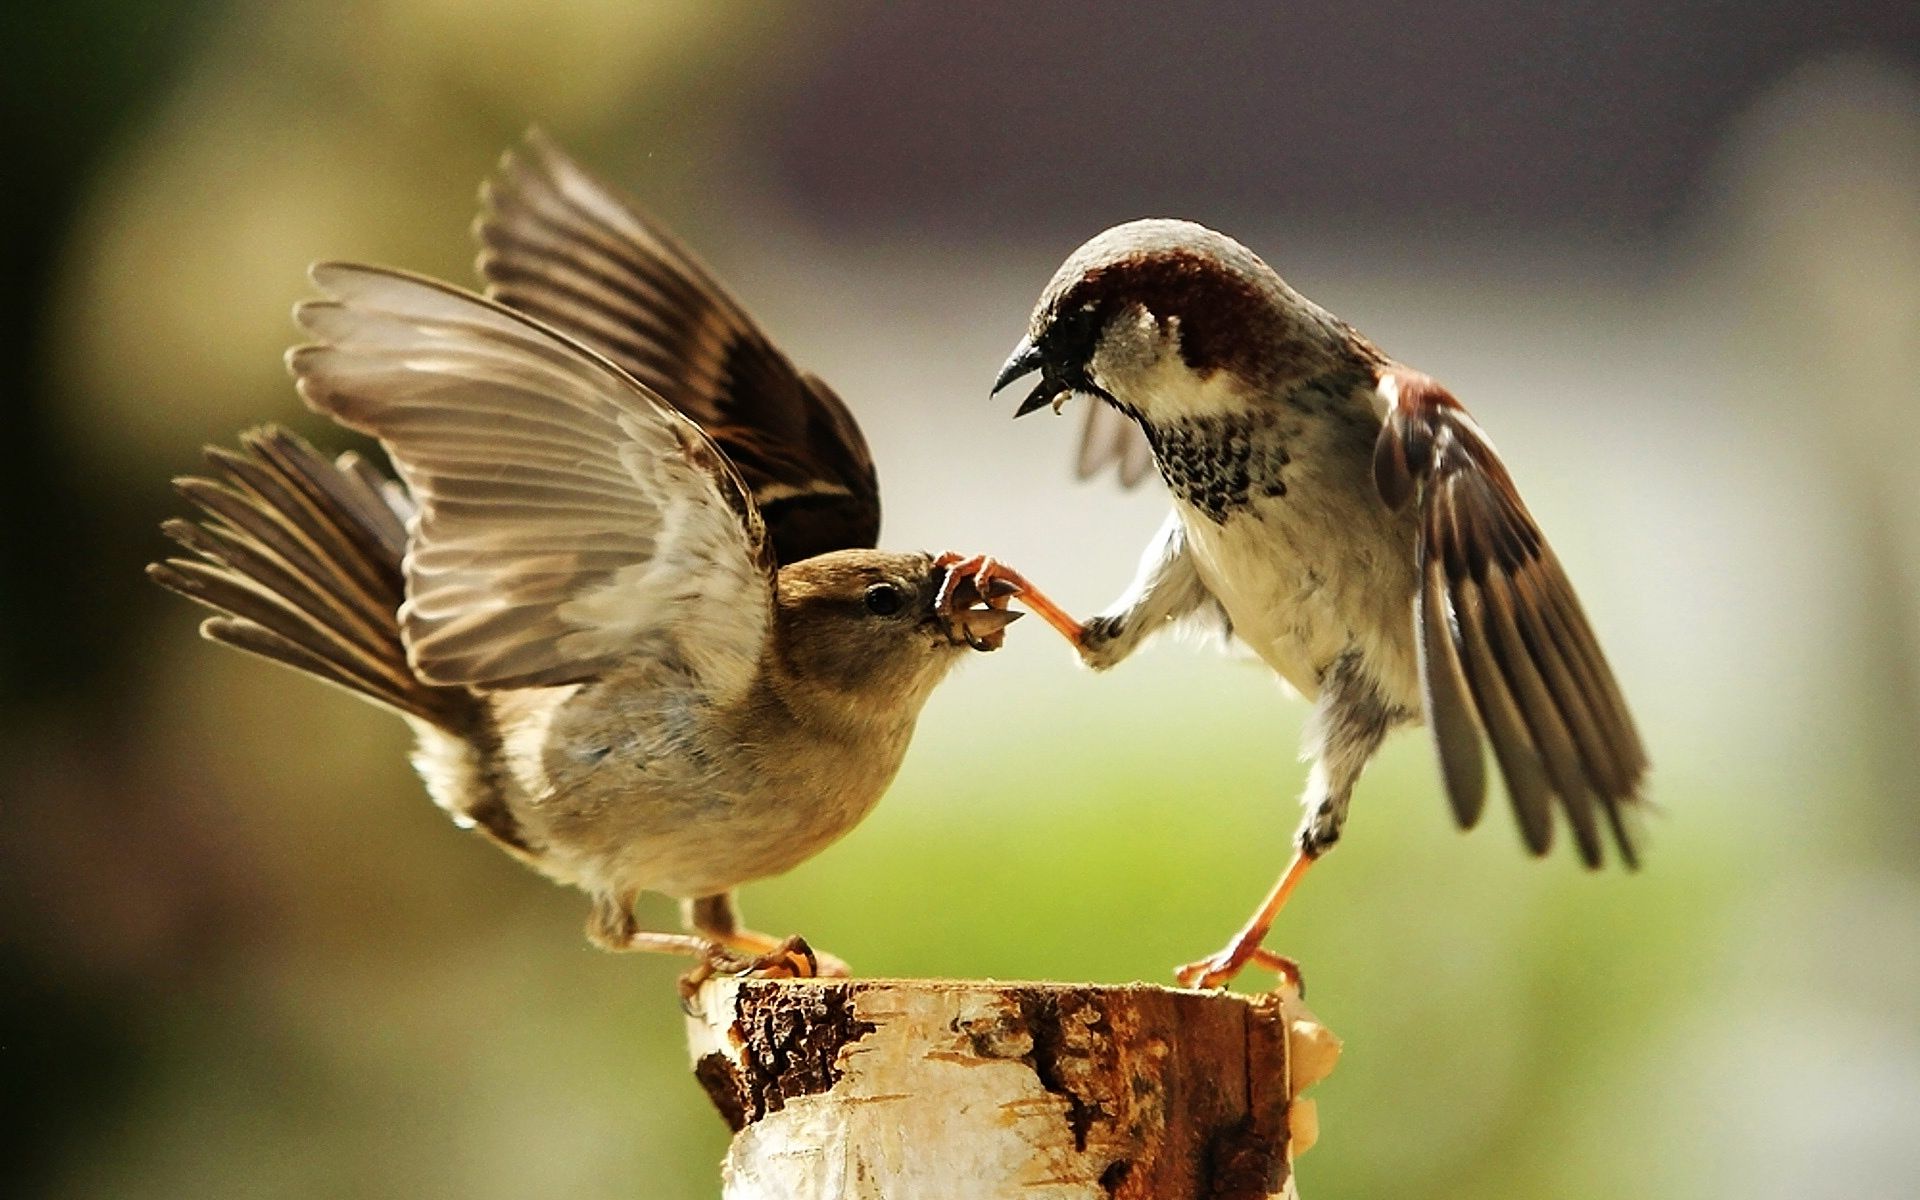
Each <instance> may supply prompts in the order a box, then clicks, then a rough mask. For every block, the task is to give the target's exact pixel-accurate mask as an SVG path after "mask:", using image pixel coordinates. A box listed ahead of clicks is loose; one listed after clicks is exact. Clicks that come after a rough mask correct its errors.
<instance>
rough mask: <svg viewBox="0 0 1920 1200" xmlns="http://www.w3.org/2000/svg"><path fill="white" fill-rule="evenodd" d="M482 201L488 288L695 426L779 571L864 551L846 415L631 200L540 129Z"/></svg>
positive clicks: (867, 509)
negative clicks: (762, 524)
mask: <svg viewBox="0 0 1920 1200" xmlns="http://www.w3.org/2000/svg"><path fill="white" fill-rule="evenodd" d="M481 205H482V211H481V214H480V218H479V221H478V222H477V223H476V225H475V236H476V237H477V238H478V239H479V241H480V245H481V254H480V264H479V267H480V274H481V276H482V277H483V278H485V279H486V281H487V294H488V295H490V296H492V297H493V298H494V299H497V300H499V301H500V302H501V303H503V304H506V305H507V306H509V307H511V308H514V309H517V310H518V311H520V312H524V313H527V314H529V315H531V316H534V317H537V318H539V319H540V320H541V321H544V322H546V323H547V324H548V325H551V326H553V327H554V328H555V329H558V330H560V331H562V332H564V333H566V334H567V335H568V336H570V337H574V338H577V339H579V340H580V341H582V342H584V343H585V344H587V345H589V346H591V347H593V348H594V349H596V350H598V351H600V352H601V353H602V354H605V355H606V356H607V357H608V358H610V359H612V360H613V361H614V362H616V363H618V364H619V365H620V366H621V367H624V368H625V369H626V371H627V372H628V373H629V374H630V375H632V376H633V377H634V378H635V379H638V380H639V381H640V382H641V383H644V384H646V385H647V386H648V387H650V388H652V389H653V390H654V391H655V392H657V393H659V394H660V396H661V397H662V398H664V399H665V400H666V401H667V403H669V404H671V405H673V406H674V407H675V408H677V409H679V410H680V411H681V412H682V413H685V414H686V415H687V416H689V417H691V418H693V420H694V421H695V422H697V423H698V424H699V425H700V426H701V427H702V428H703V429H705V430H706V431H707V433H708V434H710V435H711V436H712V437H713V440H714V441H716V442H718V443H719V444H720V447H721V448H722V449H723V450H725V451H726V453H727V457H728V458H730V459H732V460H733V463H734V465H735V466H737V467H738V468H739V470H740V474H741V477H742V478H744V479H745V480H746V483H747V486H748V488H749V489H750V490H751V491H752V494H753V498H754V502H755V503H756V504H757V505H758V506H759V508H760V511H761V513H762V515H763V516H764V517H765V519H766V522H767V528H768V530H769V531H770V532H771V534H772V537H773V543H774V547H775V550H776V552H777V554H778V556H779V561H780V562H781V563H783V564H785V563H790V562H797V561H799V560H800V559H803V558H810V557H812V556H813V555H816V554H823V553H825V552H827V551H829V550H845V549H853V548H864V547H870V546H872V545H874V544H875V542H876V541H877V540H878V538H879V536H880V485H879V481H878V479H877V478H876V477H875V475H874V469H873V457H872V455H871V454H870V453H869V452H868V450H867V443H866V439H865V438H863V437H862V436H861V435H860V427H859V425H857V424H856V423H855V422H854V419H853V414H852V413H850V412H848V411H847V407H846V405H845V404H842V403H841V401H840V398H839V397H838V396H835V395H834V394H833V391H832V390H831V389H829V388H828V387H827V385H826V384H824V383H822V382H821V381H820V380H818V379H816V378H815V377H813V376H812V375H808V374H803V373H801V372H800V371H798V370H796V369H795V368H794V366H793V364H792V363H791V362H789V361H788V360H787V357H786V356H785V355H784V354H782V353H780V351H779V350H777V349H775V348H774V346H773V343H772V342H770V341H768V340H767V337H766V335H765V334H764V333H762V332H761V331H760V328H759V326H757V325H756V324H754V322H753V319H752V318H751V317H749V316H748V315H747V314H746V311H745V310H744V309H742V308H741V307H740V305H739V304H738V303H736V302H735V301H734V299H733V297H731V296H729V295H728V294H727V292H726V289H724V288H722V287H721V286H720V284H719V283H718V282H717V281H715V279H714V278H713V276H712V275H711V274H710V273H709V272H708V271H707V269H706V267H704V266H703V265H701V263H700V261H699V260H698V259H697V258H695V257H694V255H693V253H692V252H691V251H689V250H687V249H686V248H685V247H684V246H682V245H681V244H680V243H679V242H678V241H677V240H676V239H675V238H674V237H673V236H672V235H671V234H669V233H668V232H667V231H666V230H664V229H662V228H661V227H660V226H659V225H657V224H655V223H654V222H653V221H652V220H650V219H649V218H648V217H646V216H645V215H644V214H643V213H642V212H641V211H640V209H639V206H638V205H636V204H635V203H634V202H633V201H631V200H630V199H628V198H627V197H625V196H623V195H622V194H621V193H620V192H619V191H617V190H616V189H614V188H612V187H610V186H608V185H606V184H604V183H602V182H601V181H600V180H598V179H596V178H594V177H593V176H592V175H590V174H588V173H587V172H586V171H585V170H584V169H582V168H581V167H580V166H578V165H577V164H576V163H574V162H573V161H572V160H571V159H569V158H568V157H567V156H566V155H565V154H563V153H562V152H561V151H560V149H559V148H558V147H557V146H555V145H554V144H553V143H552V142H551V141H549V140H548V139H547V138H546V137H545V136H544V135H542V134H541V133H540V132H539V131H537V130H536V131H533V132H531V133H529V134H528V135H527V137H526V141H525V142H524V143H523V144H522V145H521V146H520V147H519V148H518V149H516V150H511V151H508V152H507V154H506V155H505V156H504V157H503V158H502V159H501V163H500V168H499V170H498V171H497V172H496V173H495V174H494V177H493V178H492V179H491V180H490V181H488V183H487V184H486V186H485V187H484V188H483V189H482V191H481Z"/></svg>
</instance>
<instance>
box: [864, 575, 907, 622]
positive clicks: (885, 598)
mask: <svg viewBox="0 0 1920 1200" xmlns="http://www.w3.org/2000/svg"><path fill="white" fill-rule="evenodd" d="M867 611H868V612H870V613H872V614H873V615H874V616H876V617H890V616H892V615H893V614H895V613H897V612H899V611H900V589H899V588H897V587H895V586H893V585H892V584H890V583H876V584H874V585H873V586H872V587H870V588H868V589H867Z"/></svg>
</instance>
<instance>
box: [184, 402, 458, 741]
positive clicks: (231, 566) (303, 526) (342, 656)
mask: <svg viewBox="0 0 1920 1200" xmlns="http://www.w3.org/2000/svg"><path fill="white" fill-rule="evenodd" d="M240 441H241V447H242V450H241V452H239V453H236V452H234V451H229V450H220V449H210V450H209V451H208V453H207V461H208V464H209V466H210V467H211V468H212V473H213V475H214V478H211V479H203V478H188V479H182V480H180V481H179V482H178V484H177V486H178V488H179V490H180V493H181V495H183V496H185V497H186V498H187V500H189V501H190V502H191V503H193V505H194V506H195V507H197V508H198V509H200V511H201V513H202V514H203V519H202V520H201V522H200V523H199V524H195V523H193V522H191V521H185V520H174V521H169V522H167V523H166V524H165V525H163V526H162V529H163V530H164V531H165V532H166V534H167V536H169V537H171V538H172V539H173V540H174V541H176V542H178V543H179V544H180V545H181V546H182V547H184V548H185V549H187V550H189V551H191V552H192V553H194V554H196V555H198V556H199V557H198V558H197V559H194V558H172V559H168V560H166V561H165V562H159V563H154V564H152V565H151V566H150V567H148V568H147V573H148V575H149V576H150V577H151V578H152V579H153V580H154V582H156V583H158V584H160V585H161V586H162V587H165V588H168V589H171V590H172V591H175V592H178V593H180V594H181V595H183V596H186V597H188V598H189V599H192V600H196V601H198V602H199V603H201V604H204V605H206V606H207V607H209V608H212V609H214V610H215V611H217V612H219V613H222V614H224V615H223V616H219V617H214V618H211V619H209V620H208V621H207V622H206V623H205V624H203V625H202V626H201V627H200V628H201V632H202V633H203V634H204V635H205V636H206V637H208V638H209V639H211V640H213V641H216V642H221V643H223V644H225V645H229V646H233V647H235V648H237V649H240V650H245V651H248V652H249V653H253V654H258V655H261V656H262V657H265V658H269V659H272V660H274V661H276V662H280V663H284V664H285V665H287V666H290V667H293V668H294V669H295V670H299V671H303V672H305V673H307V674H309V675H314V676H316V677H318V678H321V679H324V680H326V681H327V682H329V683H334V684H338V685H339V686H341V687H344V688H346V689H348V690H349V691H352V692H355V693H357V694H359V695H361V696H364V697H366V698H368V699H370V700H374V701H376V702H378V703H380V704H383V705H386V706H387V707H388V708H392V709H395V710H396V711H399V712H401V713H404V714H407V715H409V716H413V717H418V718H420V719H422V720H425V721H428V722H431V723H432V724H434V725H437V726H440V727H441V728H443V729H447V730H450V731H455V732H460V731H464V730H467V729H470V728H471V727H472V724H473V719H474V717H475V715H476V710H477V708H478V701H477V700H476V699H475V697H474V696H473V695H472V694H471V693H469V692H467V691H466V690H465V689H462V688H448V687H438V686H435V685H432V684H428V683H424V682H422V681H421V680H420V678H419V677H418V676H417V675H415V674H414V672H413V669H412V668H411V667H410V666H409V665H408V663H407V655H406V649H405V647H404V645H403V644H402V643H401V640H400V626H399V621H398V617H397V615H396V614H397V610H398V609H399V607H400V603H401V600H402V597H403V593H404V584H403V582H402V576H401V567H400V564H401V557H402V555H403V554H404V553H405V551H406V526H405V524H404V521H403V518H402V513H403V512H404V511H405V509H404V507H403V505H404V500H403V498H402V497H401V496H399V495H398V494H397V493H393V492H389V490H388V489H389V486H390V485H388V484H387V482H386V481H385V480H383V479H382V478H381V477H380V475H379V472H377V471H375V470H374V469H373V468H372V467H371V466H369V465H368V464H366V463H365V462H364V461H361V460H359V459H358V458H357V457H354V458H351V459H348V460H345V461H342V462H340V463H332V462H329V461H327V460H326V459H325V458H324V457H322V456H321V455H320V454H319V452H318V451H316V450H314V449H313V448H312V447H311V446H309V445H307V444H306V443H305V442H304V441H301V440H300V439H299V438H298V437H296V436H295V435H294V434H292V433H290V432H288V431H286V430H284V429H279V428H274V427H269V428H266V429H261V430H256V431H254V432H252V433H248V434H245V435H243V436H242V437H241V439H240Z"/></svg>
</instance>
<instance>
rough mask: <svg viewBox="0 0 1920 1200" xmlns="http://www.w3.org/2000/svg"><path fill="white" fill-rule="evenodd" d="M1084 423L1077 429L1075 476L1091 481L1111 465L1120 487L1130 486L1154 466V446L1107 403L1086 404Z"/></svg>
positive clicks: (1137, 427)
mask: <svg viewBox="0 0 1920 1200" xmlns="http://www.w3.org/2000/svg"><path fill="white" fill-rule="evenodd" d="M1084 403H1085V407H1086V410H1087V419H1086V423H1085V424H1083V425H1082V426H1081V427H1080V452H1079V455H1078V456H1077V457H1076V458H1075V460H1074V474H1075V475H1076V476H1077V477H1078V478H1081V479H1091V478H1092V477H1093V476H1095V475H1098V474H1099V473H1100V472H1101V471H1103V470H1105V469H1106V468H1107V467H1109V466H1111V467H1113V469H1114V474H1115V475H1117V476H1118V477H1119V480H1120V486H1122V487H1133V486H1134V485H1135V484H1138V483H1139V482H1140V481H1141V480H1142V479H1145V478H1146V477H1147V472H1148V471H1149V470H1151V469H1152V467H1153V446H1152V445H1151V444H1150V443H1149V442H1148V441H1147V435H1146V434H1145V433H1142V432H1141V430H1140V426H1139V425H1138V424H1136V423H1135V422H1134V420H1133V418H1132V417H1129V416H1127V415H1126V414H1125V413H1122V412H1118V411H1116V410H1115V409H1114V408H1113V407H1111V406H1110V405H1106V404H1096V403H1094V402H1092V401H1091V400H1088V401H1085V402H1084Z"/></svg>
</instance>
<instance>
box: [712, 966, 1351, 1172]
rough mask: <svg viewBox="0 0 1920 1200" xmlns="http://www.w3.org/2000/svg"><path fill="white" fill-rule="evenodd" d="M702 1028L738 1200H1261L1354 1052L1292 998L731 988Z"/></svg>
mask: <svg viewBox="0 0 1920 1200" xmlns="http://www.w3.org/2000/svg"><path fill="white" fill-rule="evenodd" d="M694 1011H695V1013H696V1014H697V1015H695V1016H693V1017H692V1018H691V1019H690V1020H689V1023H688V1034H689V1042H690V1046H691V1049H692V1053H693V1058H694V1064H695V1074H696V1076H697V1077H698V1078H699V1080H700V1082H701V1084H702V1085H703V1086H704V1087H705V1088H706V1090H707V1094H708V1095H709V1096H710V1097H712V1099H713V1102H714V1106H715V1107H716V1108H717V1109H718V1110H719V1111H720V1115H721V1116H722V1118H723V1119H725V1120H726V1121H727V1124H728V1126H729V1127H730V1128H732V1129H733V1130H734V1139H733V1144H732V1145H731V1147H729V1149H728V1153H727V1159H726V1163H725V1166H724V1179H725V1193H724V1194H725V1196H726V1197H727V1200H881V1198H883V1197H884V1198H886V1200H913V1198H918V1197H926V1198H935V1197H938V1198H942V1200H947V1198H951V1200H970V1198H972V1197H981V1198H983V1200H986V1198H992V1200H999V1198H1002V1197H1012V1196H1018V1197H1021V1198H1022V1200H1068V1198H1075V1200H1077V1198H1080V1197H1087V1198H1090V1200H1108V1198H1112V1200H1167V1198H1179V1200H1186V1198H1193V1200H1203V1198H1204V1200H1264V1198H1266V1197H1272V1196H1282V1195H1292V1194H1293V1191H1292V1180H1291V1176H1292V1159H1293V1156H1294V1155H1295V1154H1297V1153H1299V1152H1301V1151H1303V1150H1305V1149H1306V1147H1307V1146H1308V1145H1309V1144H1311V1141H1312V1138H1313V1136H1314V1133H1315V1122H1314V1114H1313V1111H1312V1101H1310V1100H1301V1099H1298V1095H1299V1092H1300V1091H1301V1090H1302V1089H1303V1088H1305V1087H1307V1086H1308V1085H1310V1084H1312V1083H1314V1082H1316V1081H1317V1080H1318V1079H1320V1078H1321V1077H1323V1076H1324V1075H1325V1074H1326V1073H1327V1072H1328V1071H1329V1070H1331V1069H1332V1065H1333V1059H1334V1057H1335V1056H1336V1055H1337V1053H1338V1046H1339V1043H1338V1041H1337V1039H1335V1038H1334V1037H1333V1035H1332V1034H1330V1033H1328V1032H1327V1030H1326V1029H1324V1028H1323V1027H1322V1026H1320V1025H1319V1024H1318V1022H1316V1021H1314V1019H1313V1017H1312V1014H1310V1013H1308V1012H1307V1011H1306V1009H1305V1008H1304V1007H1302V1006H1301V1005H1300V1003H1299V1000H1298V998H1297V997H1296V996H1293V995H1291V994H1290V993H1289V994H1286V995H1280V994H1274V995H1268V996H1256V997H1248V996H1239V995H1233V994H1228V993H1220V992H1191V991H1177V990H1173V989H1169V988H1159V987H1148V986H1144V985H1133V986H1127V987H1092V986H1074V985H1064V984H1028V983H1014V984H996V983H973V982H953V981H940V980H732V979H728V980H715V981H712V982H710V983H708V984H707V985H706V986H705V987H704V988H703V989H702V990H701V991H700V993H699V995H698V996H697V997H696V998H695V1001H694Z"/></svg>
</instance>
